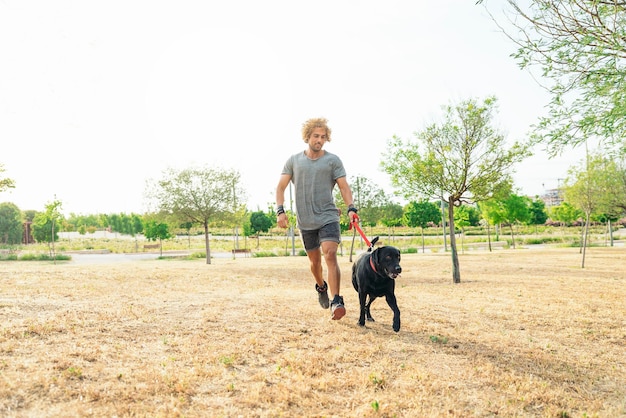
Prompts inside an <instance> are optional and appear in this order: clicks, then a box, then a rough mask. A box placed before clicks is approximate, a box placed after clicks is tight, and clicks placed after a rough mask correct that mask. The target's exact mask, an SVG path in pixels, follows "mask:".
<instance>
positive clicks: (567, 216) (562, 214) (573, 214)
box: [550, 202, 583, 226]
mask: <svg viewBox="0 0 626 418" xmlns="http://www.w3.org/2000/svg"><path fill="white" fill-rule="evenodd" d="M582 216H583V213H582V211H581V210H580V209H577V208H575V207H574V206H573V205H572V204H571V203H569V202H563V203H561V204H560V205H558V206H554V207H552V208H551V209H550V218H551V219H552V220H554V221H558V222H559V223H561V224H562V225H563V226H565V225H569V224H571V223H572V222H574V221H575V220H576V219H579V218H581V217H582Z"/></svg>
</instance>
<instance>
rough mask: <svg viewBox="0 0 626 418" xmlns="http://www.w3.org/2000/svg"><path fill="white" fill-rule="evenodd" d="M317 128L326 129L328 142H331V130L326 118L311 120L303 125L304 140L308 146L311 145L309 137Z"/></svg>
mask: <svg viewBox="0 0 626 418" xmlns="http://www.w3.org/2000/svg"><path fill="white" fill-rule="evenodd" d="M315 128H324V129H326V142H330V133H331V130H330V128H329V127H328V120H327V119H325V118H313V119H309V120H307V121H306V122H304V123H303V124H302V139H303V140H304V142H306V143H307V144H308V143H309V137H310V136H311V134H312V133H313V130H314V129H315Z"/></svg>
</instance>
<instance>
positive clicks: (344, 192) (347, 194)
mask: <svg viewBox="0 0 626 418" xmlns="http://www.w3.org/2000/svg"><path fill="white" fill-rule="evenodd" d="M337 187H339V193H341V197H342V198H343V201H344V202H345V203H346V205H347V206H348V217H349V218H350V221H351V222H352V220H353V219H354V218H355V217H357V214H356V208H355V207H354V200H353V198H352V190H350V185H349V184H348V181H347V180H346V178H345V177H339V178H338V179H337Z"/></svg>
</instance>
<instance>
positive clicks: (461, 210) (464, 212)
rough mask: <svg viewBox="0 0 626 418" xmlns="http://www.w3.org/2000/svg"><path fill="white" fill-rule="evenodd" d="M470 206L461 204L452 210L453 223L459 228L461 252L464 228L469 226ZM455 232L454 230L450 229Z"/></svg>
mask: <svg viewBox="0 0 626 418" xmlns="http://www.w3.org/2000/svg"><path fill="white" fill-rule="evenodd" d="M471 224H472V223H471V222H470V207H469V206H467V205H461V206H459V207H458V208H457V209H456V210H455V211H454V225H455V226H458V227H459V228H461V252H462V251H463V247H464V244H463V241H464V239H465V228H466V227H468V226H470V225H471ZM450 232H451V233H453V234H454V233H456V231H450Z"/></svg>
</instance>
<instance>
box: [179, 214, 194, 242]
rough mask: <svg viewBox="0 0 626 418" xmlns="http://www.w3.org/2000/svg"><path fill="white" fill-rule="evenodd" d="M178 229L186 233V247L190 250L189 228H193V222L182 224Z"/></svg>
mask: <svg viewBox="0 0 626 418" xmlns="http://www.w3.org/2000/svg"><path fill="white" fill-rule="evenodd" d="M178 227H179V228H182V229H184V230H185V232H186V233H187V246H188V247H189V248H191V228H193V222H189V221H187V222H182V223H181V224H179V225H178Z"/></svg>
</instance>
